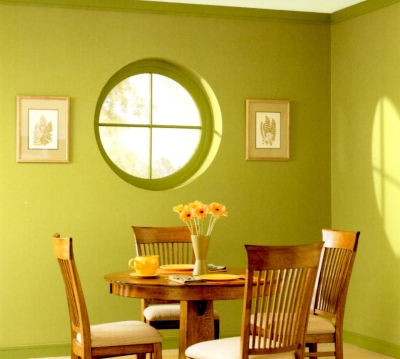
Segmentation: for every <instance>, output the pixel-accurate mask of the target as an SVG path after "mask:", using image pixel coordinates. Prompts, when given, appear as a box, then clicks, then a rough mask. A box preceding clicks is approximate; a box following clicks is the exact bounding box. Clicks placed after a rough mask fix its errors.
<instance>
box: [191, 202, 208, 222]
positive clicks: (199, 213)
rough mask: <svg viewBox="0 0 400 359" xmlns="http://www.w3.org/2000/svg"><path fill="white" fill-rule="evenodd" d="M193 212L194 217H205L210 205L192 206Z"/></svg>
mask: <svg viewBox="0 0 400 359" xmlns="http://www.w3.org/2000/svg"><path fill="white" fill-rule="evenodd" d="M192 213H193V216H194V217H196V218H201V219H204V218H206V216H207V213H208V206H207V205H205V204H200V205H198V206H197V207H194V208H192Z"/></svg>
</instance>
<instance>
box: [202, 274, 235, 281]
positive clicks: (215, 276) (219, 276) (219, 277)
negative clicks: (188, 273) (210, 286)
mask: <svg viewBox="0 0 400 359" xmlns="http://www.w3.org/2000/svg"><path fill="white" fill-rule="evenodd" d="M196 277H200V278H202V279H207V280H216V281H222V280H235V279H239V278H240V276H238V275H236V274H219V273H215V274H200V275H197V276H196Z"/></svg>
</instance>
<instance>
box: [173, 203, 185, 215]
mask: <svg viewBox="0 0 400 359" xmlns="http://www.w3.org/2000/svg"><path fill="white" fill-rule="evenodd" d="M184 208H185V207H184V206H183V204H178V205H177V206H175V207H172V210H173V211H174V212H177V213H181V212H182V211H183V210H184Z"/></svg>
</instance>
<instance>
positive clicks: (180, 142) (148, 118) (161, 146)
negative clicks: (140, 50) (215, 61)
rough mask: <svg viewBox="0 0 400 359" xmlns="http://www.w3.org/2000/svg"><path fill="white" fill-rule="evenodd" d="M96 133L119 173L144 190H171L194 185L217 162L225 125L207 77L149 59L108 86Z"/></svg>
mask: <svg viewBox="0 0 400 359" xmlns="http://www.w3.org/2000/svg"><path fill="white" fill-rule="evenodd" d="M95 132H96V140H97V143H98V145H99V148H100V151H101V153H102V155H103V157H104V159H105V160H106V162H107V163H108V165H109V166H110V167H111V169H112V170H113V171H114V172H115V173H116V174H117V175H119V176H120V177H121V178H123V179H124V180H126V181H127V182H129V183H131V184H133V185H135V186H137V187H140V188H145V189H149V190H165V189H170V188H177V187H180V186H182V185H184V184H186V183H189V182H190V181H192V180H193V179H195V178H196V177H197V176H198V175H200V174H201V173H203V172H204V170H205V169H206V168H207V167H208V166H209V165H210V164H211V162H212V159H213V158H214V157H215V155H216V151H217V149H218V147H219V143H220V136H221V133H222V121H221V113H220V110H219V106H218V102H217V100H216V98H215V95H214V94H213V92H212V91H211V89H210V87H209V86H208V85H207V83H206V82H205V81H204V79H201V78H200V77H199V76H198V75H197V74H196V73H195V72H193V71H190V70H189V69H187V68H185V67H182V66H178V65H176V64H173V63H171V62H167V61H164V60H159V59H147V60H141V61H138V62H134V63H132V64H130V65H128V66H126V67H124V68H123V69H121V70H120V71H118V72H117V73H116V74H115V75H114V76H113V77H112V78H111V79H110V80H109V81H108V83H107V84H106V86H105V87H104V88H103V91H102V92H101V94H100V97H99V100H98V102H97V106H96V114H95Z"/></svg>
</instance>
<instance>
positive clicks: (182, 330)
mask: <svg viewBox="0 0 400 359" xmlns="http://www.w3.org/2000/svg"><path fill="white" fill-rule="evenodd" d="M245 271H246V270H245V269H244V268H227V271H226V272H218V274H235V275H238V276H240V278H237V279H233V280H220V281H217V280H207V281H206V282H200V283H185V284H181V283H177V282H175V281H172V280H170V279H169V276H170V275H176V274H178V273H177V272H170V271H162V270H160V269H159V271H158V272H157V276H156V277H154V278H138V277H135V276H134V272H133V271H122V272H116V273H111V274H107V275H106V276H105V277H104V278H105V280H106V281H107V282H109V283H110V293H112V294H115V295H120V296H123V297H131V298H144V299H151V298H152V299H158V300H174V301H180V306H181V310H180V326H179V359H185V358H186V356H185V350H186V348H187V347H189V346H190V345H193V344H195V343H199V342H203V341H206V340H213V339H214V305H213V302H214V300H228V299H243V296H244V276H245ZM179 274H189V275H190V274H191V273H190V272H189V273H183V272H179ZM215 274H217V273H215Z"/></svg>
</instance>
